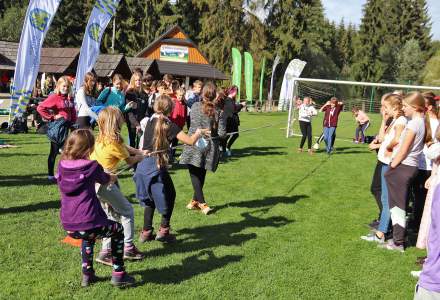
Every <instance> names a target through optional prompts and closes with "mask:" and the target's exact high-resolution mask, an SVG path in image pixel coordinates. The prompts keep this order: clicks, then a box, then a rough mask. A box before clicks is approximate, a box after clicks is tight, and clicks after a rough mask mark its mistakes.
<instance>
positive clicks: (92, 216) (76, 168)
mask: <svg viewBox="0 0 440 300" xmlns="http://www.w3.org/2000/svg"><path fill="white" fill-rule="evenodd" d="M109 181H110V176H109V175H108V174H107V173H105V172H104V169H103V168H102V167H101V165H99V164H98V163H97V162H96V161H93V160H85V159H79V160H61V161H60V164H59V166H58V173H57V182H58V188H59V190H60V193H61V210H60V219H61V223H62V224H63V227H64V229H65V230H67V231H80V230H89V229H93V228H96V227H100V226H107V225H109V221H108V219H107V215H106V214H105V212H104V210H103V209H102V207H101V203H100V202H99V200H98V197H97V196H96V192H95V182H98V183H100V184H106V183H108V182H109Z"/></svg>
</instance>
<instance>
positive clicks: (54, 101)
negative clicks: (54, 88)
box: [37, 94, 76, 123]
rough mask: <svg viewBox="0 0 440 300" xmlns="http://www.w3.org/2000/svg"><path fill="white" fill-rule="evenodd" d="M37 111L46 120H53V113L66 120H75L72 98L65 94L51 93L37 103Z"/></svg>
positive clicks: (73, 121)
mask: <svg viewBox="0 0 440 300" xmlns="http://www.w3.org/2000/svg"><path fill="white" fill-rule="evenodd" d="M37 111H38V113H39V114H40V115H41V116H42V117H43V118H44V119H46V120H49V121H53V120H54V117H55V115H58V114H60V115H62V116H63V117H64V119H65V120H66V121H70V122H72V123H75V122H76V110H75V103H74V102H73V99H70V98H68V97H67V96H66V95H58V94H51V95H49V97H47V99H46V100H44V101H43V102H41V103H40V104H38V106H37Z"/></svg>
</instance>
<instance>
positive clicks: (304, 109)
mask: <svg viewBox="0 0 440 300" xmlns="http://www.w3.org/2000/svg"><path fill="white" fill-rule="evenodd" d="M298 112H299V113H298V120H299V128H300V129H301V134H302V138H301V143H300V144H299V148H298V152H302V151H303V147H304V143H305V142H306V139H307V149H308V152H309V154H312V153H313V150H312V117H313V116H316V115H317V114H318V112H317V111H316V109H315V107H314V106H313V101H312V98H310V97H305V98H304V101H303V103H302V104H301V105H300V106H299V108H298Z"/></svg>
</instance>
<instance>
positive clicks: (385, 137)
mask: <svg viewBox="0 0 440 300" xmlns="http://www.w3.org/2000/svg"><path fill="white" fill-rule="evenodd" d="M436 100H438V98H436V97H435V95H434V94H433V93H431V92H425V93H423V94H422V93H419V92H411V93H408V94H403V92H400V91H396V92H394V93H389V94H385V95H384V96H383V97H382V100H381V113H382V124H381V127H380V130H379V133H378V135H377V136H376V138H375V139H374V140H373V141H372V142H371V144H370V145H369V148H370V149H371V150H376V151H377V164H376V168H375V171H374V175H373V180H372V185H371V192H372V194H373V195H374V197H375V199H376V202H377V205H378V208H379V217H378V219H377V220H373V221H372V222H371V223H370V224H369V226H370V227H371V232H370V233H369V234H367V235H364V236H361V239H362V240H365V241H368V242H375V243H378V246H379V247H380V248H384V249H387V250H392V251H398V252H404V251H405V249H406V247H407V246H409V244H410V243H409V241H410V240H412V239H410V238H409V235H417V236H418V237H417V244H416V246H417V247H418V248H421V249H427V257H421V258H418V260H417V263H418V264H419V265H422V266H423V269H422V271H414V272H411V273H412V274H413V275H414V276H416V277H420V279H419V282H418V284H417V286H416V293H415V299H428V298H426V297H431V298H429V299H434V298H435V299H437V298H438V297H440V278H438V274H439V273H438V268H440V261H439V257H440V256H439V254H438V253H439V252H440V244H439V243H438V227H439V226H440V223H439V220H440V218H439V214H440V207H439V201H440V190H439V189H438V188H439V187H440V186H438V184H437V183H438V178H437V177H438V176H437V174H438V173H437V164H438V162H439V159H440V143H439V139H440V129H439V126H438V125H439V122H438V104H437V103H436Z"/></svg>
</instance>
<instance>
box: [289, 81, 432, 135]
mask: <svg viewBox="0 0 440 300" xmlns="http://www.w3.org/2000/svg"><path fill="white" fill-rule="evenodd" d="M427 90H431V91H434V92H437V93H438V91H440V87H432V86H415V85H400V84H387V83H371V82H355V81H339V80H326V79H313V78H297V79H296V80H295V84H294V89H293V98H292V100H290V102H289V103H287V104H286V106H285V109H287V110H288V112H289V114H288V120H287V132H286V137H288V138H289V137H292V136H294V135H295V134H298V133H299V132H298V130H296V132H295V128H298V126H297V125H296V124H297V122H298V104H299V102H298V103H297V100H302V99H304V97H310V98H312V100H313V102H314V103H315V108H316V109H317V110H318V109H319V108H321V106H322V105H324V104H325V103H326V102H327V101H328V100H330V98H332V97H336V98H338V100H340V101H343V102H344V111H351V110H352V109H353V108H355V107H356V108H358V109H361V110H363V111H365V112H366V113H379V112H380V107H381V104H380V100H381V97H382V96H383V95H384V94H386V93H391V92H395V91H402V92H404V93H407V92H409V91H421V92H424V91H427Z"/></svg>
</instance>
